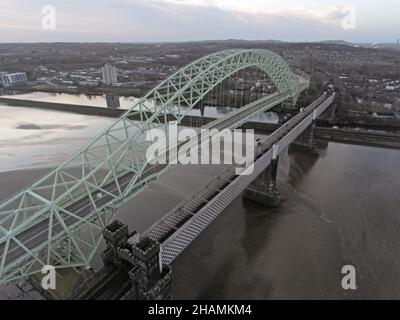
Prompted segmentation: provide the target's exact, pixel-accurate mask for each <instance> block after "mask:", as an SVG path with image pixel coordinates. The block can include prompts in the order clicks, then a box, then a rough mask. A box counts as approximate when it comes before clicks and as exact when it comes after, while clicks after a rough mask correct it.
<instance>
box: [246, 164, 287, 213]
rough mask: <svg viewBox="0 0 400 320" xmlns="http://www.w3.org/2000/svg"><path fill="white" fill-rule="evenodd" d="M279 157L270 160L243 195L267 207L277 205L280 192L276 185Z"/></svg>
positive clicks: (279, 199)
mask: <svg viewBox="0 0 400 320" xmlns="http://www.w3.org/2000/svg"><path fill="white" fill-rule="evenodd" d="M278 165H279V158H276V159H275V160H272V162H271V164H270V165H269V167H268V168H267V169H266V170H265V171H264V173H262V174H261V175H260V176H259V177H258V178H257V179H256V180H255V181H254V182H253V183H252V184H251V185H250V186H249V187H248V188H247V189H246V191H245V193H244V196H245V197H246V198H248V199H250V200H252V201H254V202H256V203H258V204H261V205H263V206H267V207H277V206H279V203H280V201H281V194H280V192H279V190H278V188H277V186H276V178H277V175H278Z"/></svg>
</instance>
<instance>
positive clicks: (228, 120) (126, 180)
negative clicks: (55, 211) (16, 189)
mask: <svg viewBox="0 0 400 320" xmlns="http://www.w3.org/2000/svg"><path fill="white" fill-rule="evenodd" d="M288 97H289V95H288V92H281V93H276V94H273V95H271V96H269V97H267V98H265V99H262V100H260V101H257V102H255V103H252V104H250V105H249V106H245V107H243V108H242V110H238V111H237V112H233V113H232V114H230V115H228V116H227V117H225V118H223V119H218V120H217V121H215V122H213V123H211V124H210V125H209V126H208V127H209V128H210V129H218V130H223V129H229V128H230V129H233V128H236V127H238V126H240V125H241V124H242V123H243V122H244V121H246V120H248V119H249V118H250V117H251V116H252V115H254V114H256V113H258V112H260V111H263V110H264V109H265V108H270V107H272V106H274V105H276V104H278V103H280V102H282V101H284V100H286V99H287V98H288ZM182 147H185V148H186V143H183V144H181V145H180V146H179V148H182ZM179 148H178V150H179ZM167 167H168V166H167V165H148V166H147V168H145V170H144V171H143V173H142V175H141V179H140V180H139V181H138V182H137V183H136V185H135V188H134V189H133V190H132V191H131V193H135V192H137V191H138V190H140V189H141V188H143V187H144V186H145V184H146V183H147V182H148V181H147V179H148V178H149V177H151V176H153V175H156V174H157V173H160V172H162V171H165V170H166V169H167ZM132 177H133V173H131V172H130V173H127V174H125V175H122V176H121V177H120V178H119V179H118V184H119V189H120V190H118V186H117V183H116V182H115V181H111V182H110V183H108V184H107V185H106V186H105V187H103V189H104V190H105V191H106V192H108V193H109V194H107V193H104V194H102V195H101V197H99V194H98V192H96V193H92V194H91V197H92V199H93V201H94V202H95V203H96V206H97V208H101V207H103V206H104V205H106V204H107V203H109V202H110V201H111V200H112V199H113V197H112V194H114V195H115V194H118V193H119V192H121V193H123V192H124V191H125V188H126V187H127V186H128V185H129V184H130V182H131V180H132ZM65 210H66V211H68V212H70V213H71V214H73V216H72V215H70V216H68V217H66V218H65V219H64V223H65V225H61V223H60V222H59V221H58V220H55V221H54V222H53V230H52V238H53V239H56V238H57V237H58V236H63V231H64V230H65V229H66V228H67V227H70V226H72V225H73V224H74V223H77V222H79V220H80V219H85V218H86V217H88V216H89V215H90V214H91V213H92V210H93V209H92V204H91V199H90V197H85V198H83V199H80V200H78V201H77V202H75V203H73V204H71V205H69V206H68V207H66V208H65ZM48 227H49V222H48V221H47V220H44V221H41V222H39V223H36V224H34V225H32V226H30V227H29V228H28V229H25V230H21V231H20V232H19V233H18V234H17V235H16V239H17V240H18V241H19V242H20V243H17V242H14V241H12V242H11V243H10V245H9V247H8V250H7V260H6V264H9V263H11V262H14V261H16V260H18V259H23V258H24V257H25V256H26V255H27V254H28V253H29V251H32V250H35V249H36V250H42V249H43V248H41V247H42V246H45V245H46V243H47V240H48V234H49V229H48ZM21 244H22V245H21ZM5 246H6V243H5V242H3V243H2V244H0V252H4V249H5Z"/></svg>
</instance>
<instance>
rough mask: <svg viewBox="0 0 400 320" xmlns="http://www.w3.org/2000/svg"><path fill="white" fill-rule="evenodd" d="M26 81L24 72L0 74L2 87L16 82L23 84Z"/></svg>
mask: <svg viewBox="0 0 400 320" xmlns="http://www.w3.org/2000/svg"><path fill="white" fill-rule="evenodd" d="M26 80H28V77H27V75H26V73H25V72H17V73H3V74H0V84H2V85H3V86H4V87H8V86H11V85H13V84H15V83H18V82H24V81H26Z"/></svg>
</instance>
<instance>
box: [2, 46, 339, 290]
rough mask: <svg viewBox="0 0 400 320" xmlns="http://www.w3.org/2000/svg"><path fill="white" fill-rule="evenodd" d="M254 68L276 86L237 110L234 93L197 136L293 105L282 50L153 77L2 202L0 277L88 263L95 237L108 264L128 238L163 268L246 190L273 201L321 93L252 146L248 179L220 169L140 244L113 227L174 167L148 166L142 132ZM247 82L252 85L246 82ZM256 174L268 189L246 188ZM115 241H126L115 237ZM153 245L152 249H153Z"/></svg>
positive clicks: (216, 57)
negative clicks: (281, 163) (115, 114)
mask: <svg viewBox="0 0 400 320" xmlns="http://www.w3.org/2000/svg"><path fill="white" fill-rule="evenodd" d="M248 70H251V72H249V71H248ZM254 72H258V74H262V75H263V77H265V78H268V79H270V81H271V82H272V84H273V87H274V92H273V93H265V92H264V93H262V94H256V95H254V97H253V99H252V100H253V101H247V103H246V104H243V103H244V102H243V101H244V99H243V93H242V95H241V99H238V100H242V105H240V103H239V106H238V105H237V101H236V100H237V99H236V98H235V108H234V109H233V110H234V111H232V112H230V113H228V114H227V115H226V116H225V117H223V118H221V119H217V120H215V121H212V122H211V123H209V124H207V125H206V126H203V127H202V128H198V132H199V133H200V130H201V129H203V128H210V129H219V130H222V129H235V128H238V127H240V126H241V125H242V124H244V123H245V122H247V121H248V120H249V119H250V118H251V117H252V116H253V115H254V114H255V113H258V112H263V111H266V110H269V109H271V108H273V107H274V106H277V105H278V104H281V103H283V102H289V103H291V104H293V105H295V104H296V102H297V99H298V97H299V95H300V94H301V92H302V91H304V90H305V89H306V88H307V87H308V85H309V83H308V81H307V80H305V79H303V78H301V77H299V76H297V75H295V74H294V73H293V72H292V71H291V70H290V68H289V66H288V65H287V63H286V62H285V61H284V60H283V59H282V58H281V57H280V56H278V55H277V54H275V53H272V52H270V51H267V50H227V51H223V52H218V53H214V54H211V55H209V56H206V57H204V58H201V59H198V60H196V61H194V62H193V63H191V64H189V65H188V66H186V67H184V68H182V69H181V70H179V71H177V72H176V73H175V74H173V75H172V76H170V77H169V78H167V79H166V80H164V81H163V82H161V83H160V84H159V85H157V86H156V87H155V88H154V89H152V90H151V91H149V92H148V93H147V94H146V95H145V96H144V97H142V98H141V99H139V101H138V102H136V103H135V104H134V105H133V106H132V107H131V108H130V109H129V110H128V111H127V112H126V113H125V114H123V115H122V116H121V117H120V118H119V119H118V120H117V121H115V123H114V124H112V125H111V126H110V127H109V128H107V129H105V130H104V131H103V132H101V133H100V134H99V135H98V136H97V137H96V138H95V139H93V141H91V142H90V143H89V144H88V145H86V146H85V147H84V148H82V150H80V151H79V152H77V153H76V154H75V155H74V156H72V157H71V158H70V159H69V160H67V161H66V162H65V163H63V164H62V165H60V166H59V167H58V168H57V169H55V170H54V171H52V172H50V173H49V174H47V175H46V176H45V177H43V178H42V179H40V180H39V181H37V182H35V183H33V184H32V185H31V186H29V187H27V188H26V189H25V190H23V191H21V192H20V193H18V194H16V195H15V196H13V197H11V198H10V199H8V200H6V201H4V202H2V203H0V281H1V282H8V281H11V280H15V279H19V278H23V277H28V276H31V275H34V274H37V273H39V272H40V271H41V270H42V268H43V266H46V265H52V266H54V267H55V268H58V269H63V268H71V267H72V268H73V267H86V268H89V267H90V263H91V260H92V258H93V256H94V255H95V253H96V252H97V251H98V248H99V245H100V243H101V241H102V240H103V236H104V238H105V239H106V242H107V245H108V251H107V252H106V253H105V255H104V261H105V262H106V264H107V261H108V262H110V261H113V263H115V261H116V260H118V259H121V257H122V259H125V260H126V261H130V260H132V259H133V258H132V254H133V253H132V252H130V253H129V252H127V251H126V250H127V249H126V245H127V243H130V244H133V243H134V244H136V245H138V246H139V247H140V248H141V250H142V251H140V250H139V251H140V252H139V253H138V251H137V250H136V251H134V252H136V253H137V254H138V255H139V256H140V257H142V256H145V255H146V252H148V251H146V250H147V249H149V250H150V249H151V250H150V251H151V252H152V253H153V255H154V252H158V254H157V256H158V257H159V259H160V260H159V263H158V264H159V267H160V270H161V271H162V270H163V265H168V264H170V263H171V262H172V261H173V260H174V259H175V258H176V257H177V256H178V255H179V254H180V253H181V252H182V251H183V250H184V249H185V248H186V247H187V246H188V245H189V244H190V242H191V241H192V240H193V239H195V238H196V237H197V236H198V235H199V234H200V232H201V231H202V230H203V229H204V228H205V227H206V226H207V225H208V224H209V223H211V222H212V220H213V219H215V217H216V216H218V214H220V213H221V212H222V211H223V209H224V208H226V207H227V206H228V205H229V203H230V202H231V201H232V200H234V199H235V198H236V197H237V196H239V194H241V193H242V192H243V191H245V190H246V189H248V191H249V192H250V196H253V197H256V198H257V197H259V196H261V197H262V195H263V194H265V196H266V197H267V198H269V197H270V198H271V199H272V202H274V201H275V200H276V196H277V195H278V194H279V193H278V192H277V190H276V185H275V182H276V172H275V171H276V170H274V167H276V166H277V162H278V158H279V154H280V153H281V152H282V151H283V150H285V149H286V148H287V147H288V146H289V145H290V144H291V143H293V142H294V141H295V140H296V139H297V140H298V139H299V137H300V138H301V140H302V141H301V142H302V143H303V144H307V143H309V142H310V140H311V139H312V132H313V129H314V126H315V121H316V119H317V118H318V117H319V116H320V115H321V114H322V113H323V112H324V111H325V110H326V109H327V108H328V107H329V105H330V104H331V103H332V102H333V100H334V98H335V95H334V94H332V95H328V94H327V93H325V94H323V95H322V96H321V97H320V98H319V99H317V100H316V101H314V102H313V103H312V104H311V105H310V106H309V107H307V108H306V109H304V110H301V111H300V112H299V113H298V114H297V115H296V116H295V117H293V118H292V119H291V120H290V121H289V122H287V123H286V124H285V125H283V126H282V127H280V128H279V129H277V130H276V131H275V132H274V133H272V134H271V135H269V136H268V137H267V138H266V139H264V140H263V141H261V142H259V143H258V144H257V146H256V159H257V160H256V163H255V170H254V172H253V173H252V174H251V175H248V176H238V175H237V174H236V172H235V170H233V168H229V169H227V170H226V171H224V172H223V173H222V174H221V175H220V176H218V177H216V178H215V179H214V180H213V181H212V182H210V184H209V185H208V186H207V187H206V188H205V189H203V190H201V191H199V192H198V193H197V194H196V195H194V196H193V197H191V198H190V199H187V201H186V202H185V204H184V205H183V206H182V207H180V208H177V210H174V211H173V212H170V213H168V214H166V215H165V216H164V217H163V218H162V219H161V220H160V221H158V222H156V223H155V224H154V225H153V226H152V227H151V228H150V229H149V230H147V231H146V232H145V233H144V234H143V235H140V239H141V240H140V239H139V240H138V239H137V238H138V236H139V235H137V234H136V236H135V234H128V233H127V230H126V227H125V226H121V225H119V224H118V223H117V224H116V223H115V222H114V223H111V222H112V221H113V220H114V218H115V215H116V213H117V210H118V208H119V207H120V206H121V205H122V204H124V203H126V202H127V201H129V199H131V198H132V197H134V196H135V195H137V194H138V193H139V192H141V191H143V190H144V189H145V187H146V186H147V185H148V184H149V183H150V182H151V181H154V180H155V179H157V178H159V177H160V176H162V175H164V174H166V173H167V172H169V171H170V170H171V169H172V168H173V167H174V165H171V164H167V165H151V164H150V163H148V162H147V160H146V150H147V148H148V147H149V145H150V144H151V143H150V142H148V141H146V139H145V137H146V133H147V132H148V131H149V130H151V129H157V128H162V129H165V132H168V130H167V126H168V124H169V123H170V122H172V121H174V122H177V123H178V124H179V123H181V121H182V119H183V118H184V117H185V116H186V115H187V114H188V113H189V112H190V111H191V110H192V109H194V108H202V107H204V99H205V98H206V97H207V96H209V95H214V96H215V94H216V91H217V93H218V92H219V93H220V94H219V97H220V98H221V99H224V97H225V94H224V91H226V90H227V88H226V87H227V85H226V83H227V81H229V80H230V79H232V78H235V79H238V78H239V79H241V81H242V83H246V81H245V77H246V75H247V76H248V80H249V81H250V83H251V81H254V79H253V78H254V77H253V76H254ZM239 82H240V81H239ZM237 83H238V81H236V89H235V92H237V91H238V88H237ZM254 87H256V84H255V83H254V82H253V83H251V85H250V88H254ZM250 90H251V89H250ZM250 100H251V99H250ZM138 120H140V121H138ZM185 145H186V144H185V143H182V144H180V145H178V146H177V148H176V150H174V151H172V150H168V151H167V152H169V153H171V152H175V153H177V152H179V150H180V148H184V147H185ZM267 168H269V169H268V170H266V171H265V169H267ZM264 171H265V175H266V177H265V179H266V181H267V182H266V184H264V185H265V186H266V189H265V190H263V189H262V188H261V190H260V188H258V187H254V188H252V187H251V184H252V182H254V181H257V179H259V178H258V177H259V176H260V175H261V174H262V173H263V172H264ZM265 179H264V180H265ZM264 182H265V181H264ZM249 187H250V188H249ZM115 236H117V238H118V239H117V240H118V241H117V242H115ZM121 237H122V238H123V239H124V241H125V242H124V241H122V242H121V239H122V238H121ZM132 239H133V240H132ZM134 239H136V240H134ZM143 239H146V240H143ZM127 241H130V242H127ZM121 245H122V247H121ZM157 247H158V251H157V250H156V249H154V248H157ZM145 248H146V250H145ZM143 250H144V251H143ZM128 251H129V250H128ZM117 253H118V254H117ZM113 263H112V264H113Z"/></svg>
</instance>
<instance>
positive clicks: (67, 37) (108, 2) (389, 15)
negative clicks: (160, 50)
mask: <svg viewBox="0 0 400 320" xmlns="http://www.w3.org/2000/svg"><path fill="white" fill-rule="evenodd" d="M45 5H52V6H53V7H54V8H55V13H56V15H55V17H56V20H55V22H56V24H55V30H45V29H43V27H42V20H43V18H44V17H45V16H46V14H43V13H42V8H43V6H45ZM352 8H355V18H356V19H355V20H354V19H353V14H352V12H353V11H352ZM47 17H48V16H47ZM46 21H49V20H46ZM354 23H355V24H354ZM354 26H355V29H354V28H353V27H354ZM398 38H400V1H399V0H380V1H377V0H347V1H343V0H337V1H329V0H314V1H293V0H277V1H275V0H45V1H42V0H0V42H48V41H50V42H52V41H78V42H109V41H116V42H117V41H121V42H142V41H146V42H147V41H191V40H208V39H249V40H253V39H258V40H267V39H275V40H285V41H315V40H332V39H334V40H338V39H341V40H347V41H352V42H395V41H397V39H398Z"/></svg>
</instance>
